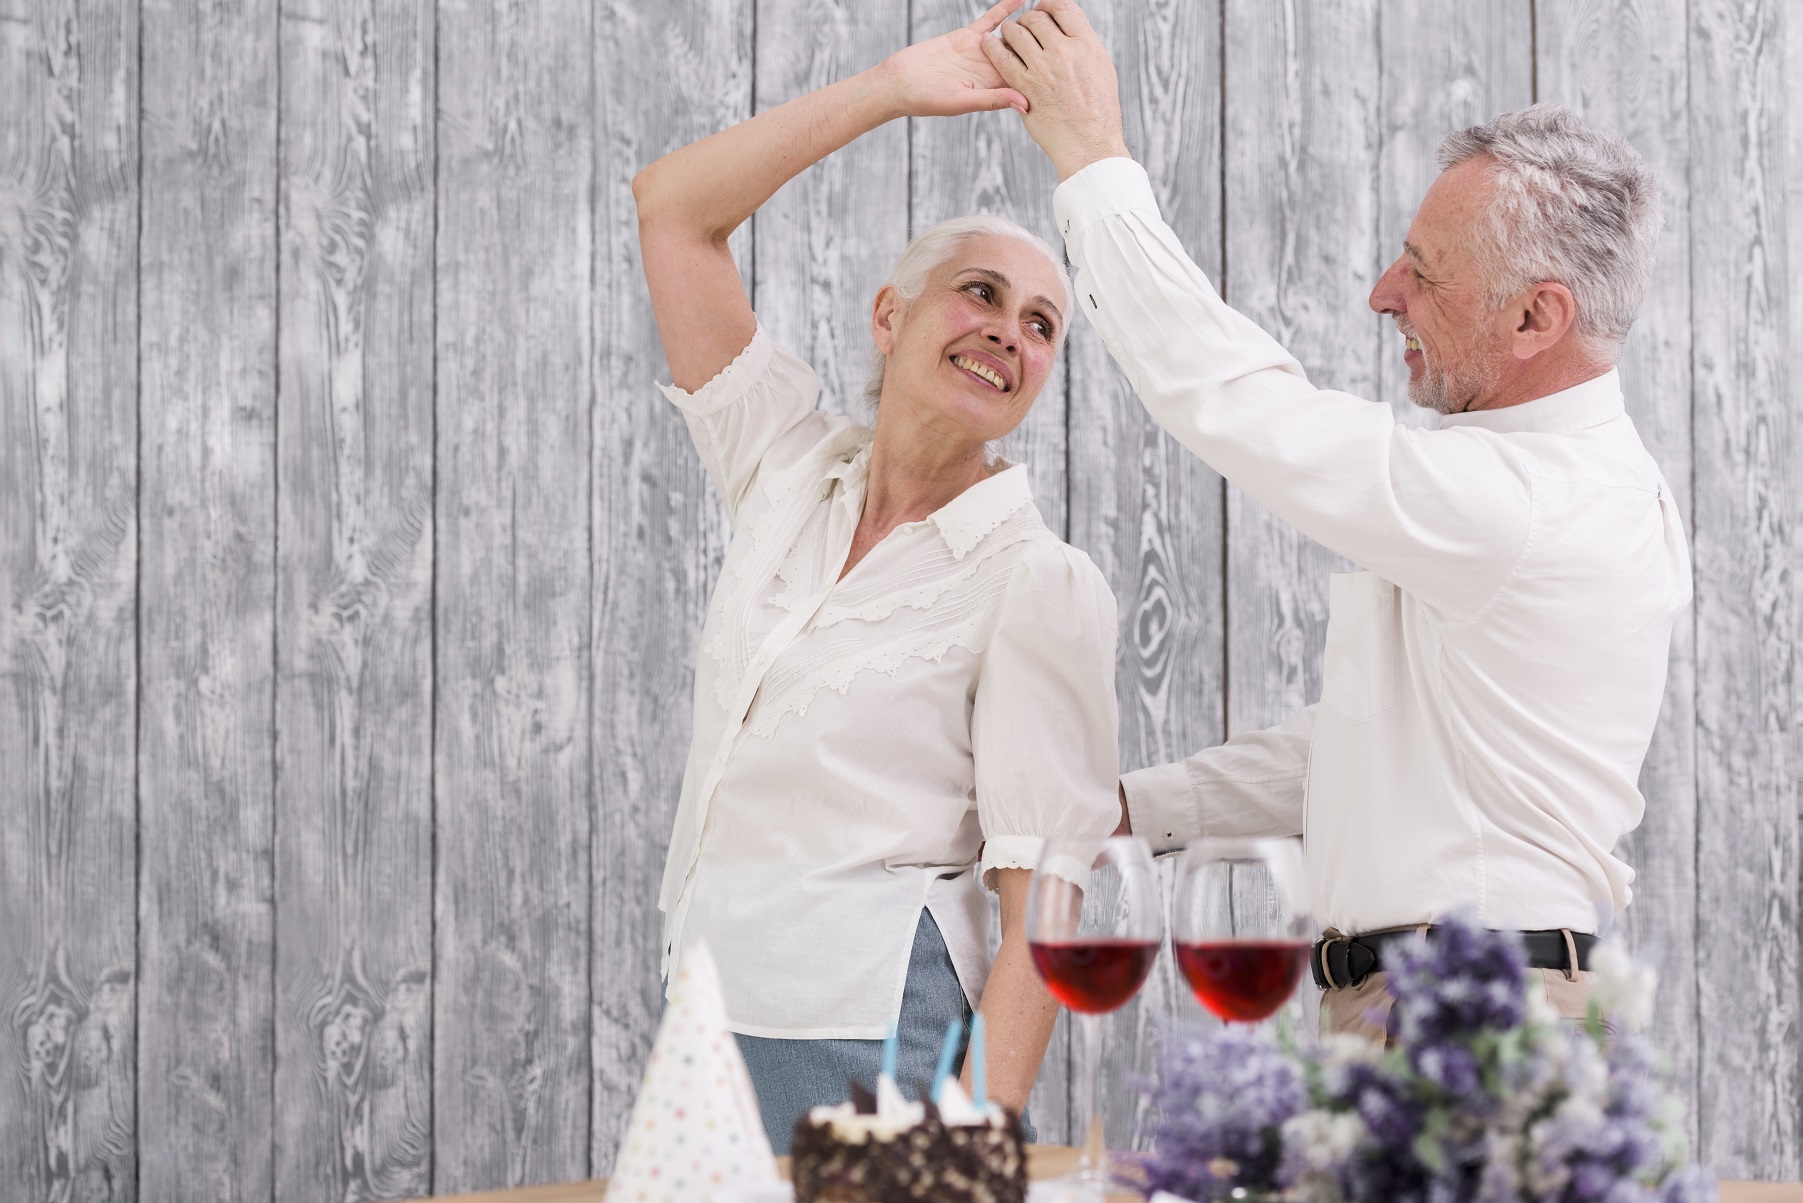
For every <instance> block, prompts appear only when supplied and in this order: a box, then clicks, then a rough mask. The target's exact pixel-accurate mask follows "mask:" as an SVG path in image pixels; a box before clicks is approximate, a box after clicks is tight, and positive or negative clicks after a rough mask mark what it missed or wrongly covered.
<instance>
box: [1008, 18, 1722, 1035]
mask: <svg viewBox="0 0 1803 1203" xmlns="http://www.w3.org/2000/svg"><path fill="white" fill-rule="evenodd" d="M986 51H987V53H988V54H989V56H990V60H991V61H992V62H993V63H994V64H995V66H996V68H997V70H998V71H999V72H1000V73H1001V75H1002V76H1003V77H1004V78H1005V79H1006V81H1007V82H1008V83H1009V84H1010V85H1012V86H1013V87H1015V88H1016V89H1018V90H1019V91H1020V92H1021V93H1023V94H1024V95H1025V96H1026V97H1027V100H1028V103H1029V105H1030V106H1031V107H1030V111H1029V112H1028V113H1027V114H1026V116H1025V118H1024V120H1025V122H1026V126H1027V129H1028V131H1029V132H1030V133H1031V134H1032V136H1033V138H1034V139H1035V140H1036V141H1037V142H1038V143H1039V145H1040V147H1041V148H1042V149H1043V150H1044V151H1045V152H1046V154H1047V155H1048V156H1049V157H1050V158H1051V160H1052V163H1053V165H1054V166H1055V167H1056V168H1057V171H1058V174H1059V177H1060V179H1061V180H1062V181H1063V182H1062V183H1061V184H1060V185H1059V188H1058V191H1057V193H1056V195H1055V198H1054V208H1055V212H1056V214H1057V220H1058V226H1059V229H1060V231H1061V232H1062V233H1063V235H1064V238H1065V243H1066V246H1067V247H1068V248H1069V252H1070V257H1071V260H1072V262H1073V263H1074V264H1075V265H1076V268H1077V297H1078V307H1079V308H1080V309H1081V310H1082V311H1083V313H1084V315H1085V316H1087V317H1088V318H1089V320H1090V321H1091V322H1093V323H1094V324H1095V326H1096V328H1097V329H1098V330H1099V331H1100V332H1101V334H1102V337H1103V339H1104V340H1105V341H1106V342H1107V345H1108V349H1109V352H1110V353H1111V354H1112V355H1113V356H1114V358H1115V361H1116V362H1117V363H1119V364H1120V365H1121V368H1122V369H1123V370H1124V371H1125V372H1126V374H1127V378H1128V379H1129V380H1130V381H1131V382H1132V384H1133V387H1134V389H1135V391H1136V392H1137V393H1138V394H1139V397H1140V400H1141V401H1142V402H1143V403H1144V404H1145V406H1146V408H1147V410H1148V411H1149V412H1150V413H1151V414H1152V416H1153V417H1154V418H1155V419H1156V420H1157V421H1158V423H1159V424H1160V425H1161V426H1163V427H1164V428H1165V429H1166V430H1168V431H1169V432H1170V433H1171V434H1172V435H1173V436H1175V437H1176V438H1177V439H1178V440H1179V441H1180V442H1182V443H1183V445H1184V446H1186V447H1188V448H1189V449H1190V450H1192V451H1194V452H1195V453H1196V454H1197V455H1199V456H1201V457H1202V458H1203V459H1204V460H1206V461H1207V462H1208V463H1209V464H1210V465H1212V466H1213V467H1214V468H1215V469H1216V470H1217V471H1219V472H1220V473H1221V474H1222V475H1223V476H1225V477H1226V478H1227V479H1228V480H1230V481H1232V482H1233V483H1234V484H1236V485H1238V486H1239V487H1240V488H1241V489H1243V490H1244V491H1245V492H1246V493H1247V494H1248V495H1249V496H1251V497H1253V498H1254V499H1256V500H1257V501H1259V502H1260V503H1262V504H1263V505H1265V506H1266V507H1268V508H1269V509H1270V510H1271V511H1272V512H1273V513H1275V514H1276V515H1278V516H1279V517H1280V518H1282V519H1284V520H1285V521H1287V522H1289V523H1290V524H1292V525H1293V526H1295V527H1296V528H1297V529H1298V530H1300V531H1302V532H1303V533H1304V534H1306V535H1308V536H1309V537H1310V538H1313V539H1315V540H1317V541H1318V542H1320V543H1322V544H1325V545H1326V546H1327V547H1329V548H1332V549H1333V550H1334V551H1337V552H1339V553H1341V554H1342V555H1345V556H1346V557H1348V558H1349V559H1351V560H1352V561H1353V562H1354V563H1355V564H1357V565H1358V567H1359V569H1360V571H1356V572H1346V573H1336V574H1334V577H1333V579H1332V582H1331V586H1330V590H1329V604H1330V614H1329V621H1328V629H1327V648H1326V662H1325V673H1324V680H1323V685H1322V693H1321V700H1320V701H1319V702H1317V703H1316V704H1315V705H1312V706H1309V707H1307V708H1306V709H1304V710H1302V711H1301V712H1300V713H1298V714H1296V715H1295V716H1294V717H1292V718H1291V719H1290V720H1289V721H1287V722H1285V723H1284V724H1283V725H1282V726H1279V727H1276V728H1273V729H1271V730H1268V731H1258V732H1253V733H1250V734H1246V735H1240V736H1236V737H1235V738H1233V739H1231V740H1229V741H1228V742H1227V743H1226V744H1223V745H1221V746H1219V747H1214V748H1209V749H1205V750H1204V751H1201V752H1199V753H1197V754H1196V755H1194V756H1192V757H1190V758H1189V759H1187V760H1185V761H1183V762H1181V763H1179V764H1173V765H1165V766H1162V767H1156V768H1149V769H1146V770H1144V771H1142V772H1137V773H1132V774H1129V775H1128V776H1126V777H1125V778H1123V779H1122V782H1121V803H1122V808H1123V822H1124V824H1129V825H1130V826H1131V829H1132V830H1134V831H1137V832H1140V833H1142V834H1144V835H1145V836H1147V837H1148V838H1149V839H1150V840H1151V841H1152V842H1153V844H1154V845H1155V846H1159V847H1173V846H1178V845H1181V844H1183V843H1185V842H1187V841H1189V840H1191V839H1194V838H1197V837H1199V836H1205V835H1211V836H1213V835H1219V836H1237V835H1296V834H1300V835H1302V836H1303V839H1304V845H1305V848H1306V850H1307V857H1308V863H1309V877H1310V883H1311V887H1312V891H1313V894H1314V902H1315V907H1316V911H1317V917H1318V918H1319V919H1320V920H1321V922H1322V923H1323V925H1324V926H1325V928H1326V932H1325V936H1324V938H1323V940H1322V942H1321V943H1319V944H1317V945H1316V947H1315V952H1314V958H1313V965H1314V972H1315V977H1316V981H1317V982H1318V983H1319V984H1320V985H1321V986H1322V987H1323V988H1324V989H1325V990H1326V991H1327V994H1326V996H1325V997H1324V998H1323V1003H1322V1023H1323V1027H1324V1028H1325V1029H1328V1030H1342V1031H1354V1032H1362V1033H1364V1034H1366V1035H1368V1036H1371V1037H1374V1038H1382V1037H1383V1035H1384V1032H1385V1017H1386V1015H1387V1012H1388V1009H1389V1008H1388V995H1387V993H1386V992H1385V989H1384V984H1383V983H1384V975H1383V965H1384V960H1385V958H1386V956H1390V955H1393V953H1392V949H1393V948H1394V947H1395V942H1396V941H1397V940H1404V939H1407V940H1413V939H1420V938H1423V937H1422V934H1421V933H1423V932H1426V933H1427V938H1430V939H1431V938H1432V934H1431V925H1432V924H1433V923H1434V921H1435V920H1436V919H1437V918H1438V917H1440V916H1442V915H1444V914H1446V913H1447V912H1448V911H1450V910H1453V909H1458V908H1464V909H1467V910H1469V911H1472V912H1474V913H1475V914H1476V915H1477V916H1478V918H1479V920H1480V921H1481V922H1483V923H1484V924H1486V925H1487V926H1489V927H1492V928H1498V929H1510V930H1515V931H1519V932H1522V933H1524V935H1525V943H1526V946H1527V949H1528V953H1529V959H1530V963H1531V964H1532V965H1534V966H1536V967H1537V968H1539V969H1540V971H1541V978H1542V980H1543V982H1544V983H1545V987H1546V993H1547V996H1548V999H1549V1001H1551V1002H1552V1003H1553V1005H1554V1006H1555V1007H1556V1008H1557V1009H1558V1010H1560V1011H1561V1012H1562V1013H1564V1014H1566V1015H1568V1016H1578V1015H1582V1013H1583V1010H1584V1006H1585V1003H1586V1001H1587V996H1588V978H1587V974H1586V972H1585V970H1586V964H1587V958H1588V954H1589V950H1590V946H1591V944H1592V943H1593V939H1594V936H1593V933H1594V932H1595V931H1596V930H1597V924H1598V921H1599V916H1601V917H1603V918H1605V919H1606V918H1607V917H1608V916H1609V915H1611V914H1612V913H1613V912H1615V911H1619V910H1620V909H1621V908H1622V907H1624V906H1626V905H1627V904H1628V900H1629V888H1628V886H1629V882H1630V881H1631V880H1632V878H1633V871H1632V870H1631V869H1629V867H1628V866H1627V865H1626V864H1624V863H1623V862H1622V861H1621V860H1619V859H1618V858H1617V857H1616V856H1614V855H1613V853H1612V849H1613V847H1614V845H1615V843H1616V841H1617V840H1619V839H1620V838H1621V836H1622V835H1623V834H1624V833H1626V832H1628V831H1629V830H1631V829H1633V827H1634V826H1635V825H1636V824H1637V823H1638V822H1639V821H1640V817H1641V813H1642V810H1643V809H1644V801H1643V799H1642V798H1641V796H1640V793H1639V791H1638V788H1637V786H1636V780H1637V777H1638V775H1639V771H1640V765H1641V761H1642V759H1643V757H1644V756H1645V754H1646V749H1647V744H1648V742H1649V740H1650V739H1651V737H1652V732H1653V724H1654V720H1655V718H1656V717H1657V715H1658V710H1659V702H1660V697H1661V694H1662V693H1663V690H1664V683H1665V672H1666V659H1667V654H1668V647H1669V642H1670V635H1671V628H1672V623H1673V620H1674V619H1675V618H1676V617H1677V615H1678V614H1679V613H1680V612H1681V611H1682V610H1683V609H1684V608H1685V606H1686V605H1687V604H1688V603H1689V600H1690V562H1689V554H1688V551H1687V548H1686V544H1685V536H1684V524H1683V522H1682V520H1681V519H1680V517H1679V514H1678V511H1677V507H1676V506H1675V505H1674V504H1673V499H1672V495H1671V489H1670V488H1669V487H1668V486H1667V485H1666V484H1665V481H1664V480H1663V478H1662V477H1661V475H1660V472H1659V468H1658V466H1657V465H1656V464H1655V463H1654V462H1653V460H1652V458H1651V457H1650V456H1649V455H1648V454H1647V451H1646V449H1645V447H1644V446H1643V445H1642V443H1641V441H1640V438H1639V436H1638V435H1637V434H1636V432H1635V429H1634V424H1633V422H1632V421H1631V420H1630V419H1629V418H1628V416H1627V414H1626V412H1625V410H1624V408H1623V403H1622V386H1621V380H1620V378H1619V377H1618V376H1617V374H1616V372H1615V368H1614V364H1615V361H1616V359H1617V357H1618V355H1619V353H1620V350H1621V346H1622V343H1623V340H1624V339H1625V338H1626V337H1627V333H1628V328H1629V326H1630V325H1631V324H1632V322H1633V320H1634V315H1635V311H1636V309H1637V308H1638V306H1639V303H1640V298H1641V294H1642V292H1643V290H1644V288H1645V285H1646V280H1647V276H1648V274H1649V271H1650V268H1651V263H1652V258H1653V253H1654V246H1655V242H1656V239H1657V236H1658V230H1659V214H1658V200H1657V195H1656V187H1655V184H1654V182H1653V180H1652V178H1651V176H1650V175H1649V173H1648V172H1647V170H1646V168H1645V167H1644V166H1643V165H1642V163H1641V161H1640V159H1639V157H1638V156H1637V155H1636V154H1635V153H1634V152H1633V150H1631V149H1630V148H1629V147H1628V146H1627V145H1626V144H1625V143H1623V142H1622V141H1620V140H1619V139H1616V138H1613V137H1608V136H1605V135H1603V134H1599V133H1597V132H1595V131H1593V130H1590V129H1588V128H1586V127H1585V126H1584V124H1583V123H1582V122H1580V121H1579V120H1578V119H1577V118H1576V117H1575V116H1573V115H1572V114H1571V113H1569V112H1567V111H1565V110H1564V109H1561V108H1557V107H1554V106H1550V105H1536V106H1535V107H1533V108H1530V109H1527V110H1525V111H1522V112H1519V113H1508V114H1504V115H1503V116H1501V117H1498V118H1496V119H1495V120H1494V121H1492V122H1490V123H1489V124H1488V125H1483V126H1478V127H1476V128H1473V129H1468V130H1464V131H1462V132H1460V133H1456V134H1453V135H1452V136H1450V137H1448V138H1447V139H1446V140H1445V142H1444V143H1442V145H1441V147H1440V164H1441V167H1442V171H1441V174H1440V176H1439V178H1438V179H1436V180H1435V181H1434V183H1433V186H1432V187H1431V188H1429V190H1428V192H1427V195H1426V196H1425V197H1424V198H1423V199H1422V202H1421V208H1420V211H1419V212H1418V213H1417V214H1416V215H1415V220H1414V222H1413V224H1412V225H1411V226H1410V227H1409V231H1408V237H1407V239H1406V240H1405V241H1404V243H1403V246H1402V253H1401V255H1400V256H1399V257H1398V258H1397V260H1396V262H1395V263H1394V264H1392V265H1391V266H1390V268H1389V270H1388V271H1386V272H1385V273H1384V274H1383V276H1382V278H1381V279H1379V280H1378V282H1377V285H1376V287H1375V288H1374V289H1372V292H1371V302H1370V303H1371V307H1372V308H1373V309H1375V310H1377V311H1378V312H1380V313H1384V314H1388V315H1389V316H1390V317H1391V318H1393V319H1394V321H1395V323H1396V327H1397V330H1398V333H1399V334H1400V336H1401V341H1402V347H1401V350H1402V354H1403V358H1404V360H1405V362H1406V363H1407V365H1408V368H1409V396H1410V397H1411V398H1412V399H1413V400H1414V401H1415V402H1416V403H1417V404H1419V405H1423V406H1427V407H1430V408H1432V409H1435V410H1438V411H1439V412H1440V413H1441V414H1443V415H1444V417H1443V418H1442V419H1441V422H1440V428H1439V429H1437V430H1423V429H1414V428H1410V427H1406V426H1401V425H1398V424H1396V423H1395V422H1394V421H1393V419H1392V415H1391V412H1390V410H1389V409H1388V408H1387V407H1385V406H1382V405H1377V404H1372V403H1371V402H1368V401H1365V400H1362V399H1360V398H1357V397H1353V396H1348V395H1347V394H1345V393H1340V392H1334V391H1331V390H1327V389H1321V388H1317V387H1315V386H1314V385H1312V384H1310V383H1309V380H1308V378H1307V376H1306V375H1305V374H1304V373H1303V371H1302V368H1301V367H1300V366H1299V365H1298V364H1297V362H1296V361H1295V359H1293V358H1292V357H1291V356H1290V355H1289V354H1288V353H1286V352H1285V351H1284V349H1283V348H1282V347H1280V346H1279V345H1278V344H1277V343H1276V342H1275V341H1273V340H1272V339H1271V338H1270V336H1268V335H1267V334H1265V332H1264V331H1262V330H1261V329H1259V328H1258V327H1257V326H1256V325H1254V324H1253V323H1252V322H1251V321H1250V320H1248V319H1247V318H1245V317H1243V316H1242V315H1240V314H1239V313H1236V312H1235V311H1234V310H1232V309H1230V308H1228V307H1227V305H1226V304H1225V303H1223V302H1222V300H1221V299H1220V297H1219V296H1218V295H1217V294H1216V292H1215V291H1214V289H1213V288H1212V287H1210V285H1209V282H1208V280H1207V279H1206V277H1204V275H1203V274H1202V272H1201V271H1200V270H1199V269H1198V268H1197V267H1196V265H1195V264H1194V263H1193V262H1191V261H1190V259H1189V258H1188V257H1187V256H1186V255H1185V254H1184V251H1183V248H1182V247H1181V246H1180V245H1179V243H1178V241H1177V238H1176V237H1175V236H1174V235H1173V234H1172V232H1171V230H1170V228H1169V227H1168V226H1166V225H1165V223H1164V222H1163V220H1161V218H1160V217H1159V213H1158V205H1157V203H1156V201H1155V200H1154V199H1153V196H1152V190H1151V188H1150V186H1149V184H1148V182H1147V179H1146V175H1145V172H1144V171H1143V170H1142V169H1141V168H1140V167H1139V165H1138V164H1137V163H1135V162H1134V161H1133V160H1132V158H1131V157H1129V154H1128V151H1127V148H1126V144H1125V142H1124V141H1123V137H1122V127H1121V118H1120V109H1119V100H1118V96H1117V92H1116V83H1115V74H1114V69H1113V66H1112V64H1111V63H1110V62H1109V58H1108V54H1107V51H1106V50H1105V49H1104V48H1103V46H1102V45H1101V43H1100V41H1099V40H1098V39H1097V37H1096V35H1095V32H1094V30H1093V29H1092V28H1091V27H1090V25H1089V23H1088V21H1087V19H1086V18H1085V17H1084V15H1083V13H1082V11H1081V10H1080V9H1079V8H1078V6H1077V4H1076V3H1075V2H1074V0H1048V2H1047V3H1045V4H1043V5H1042V6H1041V7H1040V8H1039V9H1038V10H1037V11H1035V12H1033V13H1030V14H1028V15H1027V16H1026V17H1025V18H1024V19H1022V20H1021V21H1019V22H1018V23H1015V24H1010V25H1008V26H1005V27H1004V35H1003V37H1002V38H1000V39H991V40H990V41H989V42H988V43H987V44H986Z"/></svg>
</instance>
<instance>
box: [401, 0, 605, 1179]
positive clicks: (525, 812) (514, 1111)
mask: <svg viewBox="0 0 1803 1203" xmlns="http://www.w3.org/2000/svg"><path fill="white" fill-rule="evenodd" d="M591 16H592V14H591V12H590V9H589V7H588V5H587V4H585V3H582V2H581V0H559V2H557V3H544V4H527V3H500V4H490V3H486V2H479V0H444V3H441V4H440V5H439V11H438V63H439V88H438V97H439V105H438V114H439V116H438V252H437V269H436V277H437V298H438V305H437V313H438V319H437V339H436V346H437V352H436V355H437V360H436V373H437V381H438V405H437V422H436V436H437V471H438V492H437V504H436V517H435V523H436V529H437V532H438V548H437V559H436V569H435V572H436V603H435V610H436V620H435V621H436V631H437V639H436V652H435V655H436V661H437V672H436V678H435V688H436V691H437V710H436V714H437V719H436V722H437V732H436V735H437V742H436V751H435V764H434V769H435V787H434V789H435V794H436V802H437V805H436V815H435V817H436V833H437V844H438V866H439V867H438V875H437V882H436V887H435V896H436V917H437V934H436V950H435V956H436V964H437V966H438V970H437V981H436V985H435V989H434V993H433V1047H434V1054H435V1055H434V1058H433V1064H434V1074H433V1099H434V1109H433V1114H434V1127H433V1162H434V1174H433V1188H434V1189H435V1190H437V1191H439V1192H441V1193H445V1192H454V1191H464V1190H471V1189H474V1188H477V1187H495V1186H514V1185H519V1184H522V1183H533V1182H547V1181H560V1180H567V1179H572V1178H580V1177H583V1176H584V1174H585V1172H586V1171H587V1170H588V1168H589V1144H590V1141H589V1108H590V1099H589V1089H590V1078H589V1027H588V1007H589V967H588V961H589V952H590V944H589V908H590V901H591V900H590V897H589V826H590V824H589V808H590V806H591V805H592V798H591V794H590V789H589V773H590V757H589V722H590V713H589V674H590V671H591V670H590V665H589V654H590V646H589V641H588V623H589V605H590V588H589V586H590V563H589V550H590V548H589V534H590V530H589V523H588V521H587V520H586V516H585V515H584V512H583V509H584V500H585V499H586V498H587V497H588V496H589V489H590V485H591V481H590V474H589V467H588V464H589V421H590V405H591V403H592V397H591V392H592V385H591V377H590V374H589V372H590V366H591V365H590V352H591V347H590V339H591V338H592V336H593V332H594V329H593V326H592V324H591V323H592V321H593V297H592V287H593V271H594V265H593V262H592V256H591V250H592V247H593V238H594V212H593V206H592V203H591V187H592V173H593V171H594V168H595V161H594V133H593V127H592V126H591V124H590V122H591V108H590V106H591V104H592V87H593V83H594V80H593V73H592V67H593V64H592V61H591V45H592V43H591V38H592V36H593V27H592V25H591Z"/></svg>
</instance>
